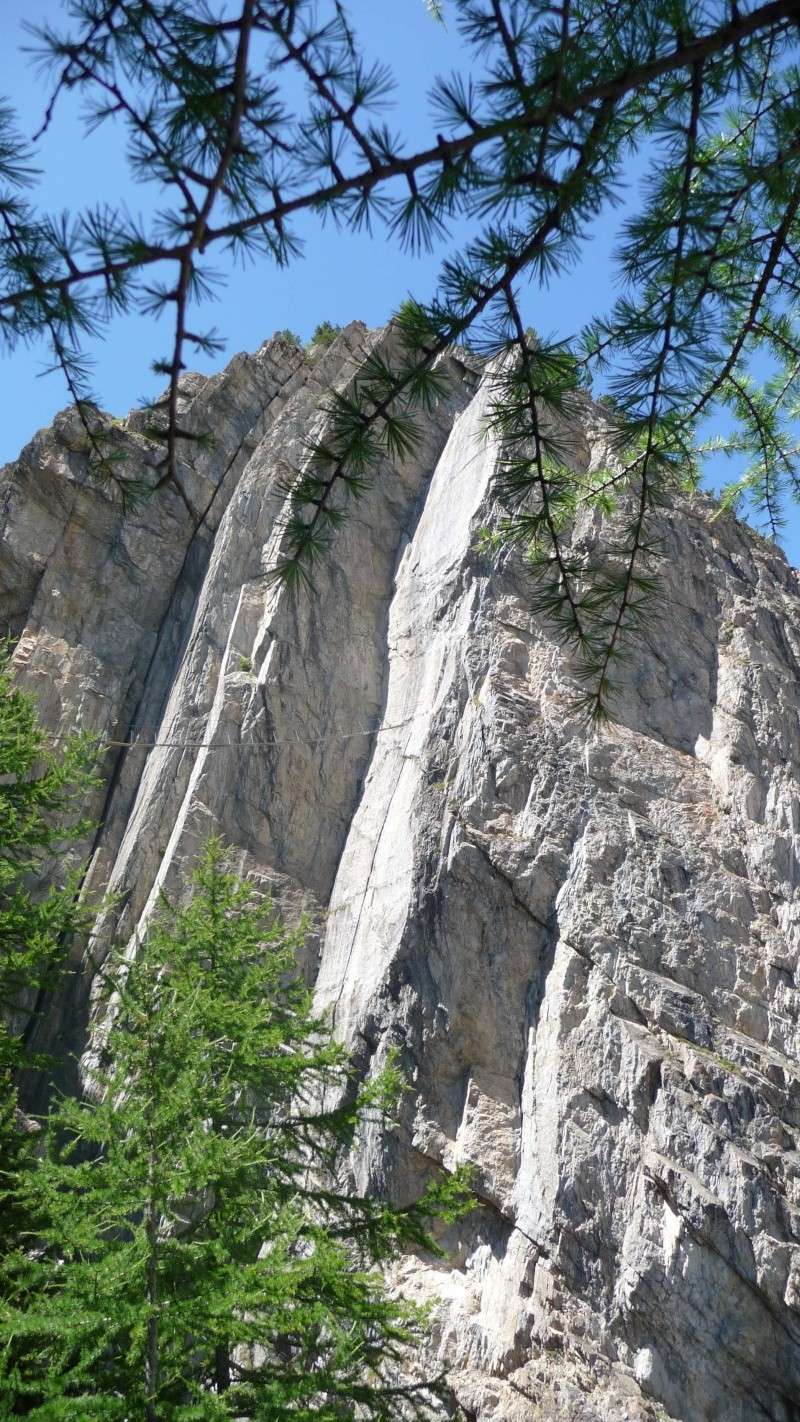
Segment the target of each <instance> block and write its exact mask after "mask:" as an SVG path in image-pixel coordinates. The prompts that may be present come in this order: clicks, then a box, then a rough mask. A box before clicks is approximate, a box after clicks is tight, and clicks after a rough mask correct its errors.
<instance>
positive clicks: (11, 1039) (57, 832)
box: [0, 644, 94, 1253]
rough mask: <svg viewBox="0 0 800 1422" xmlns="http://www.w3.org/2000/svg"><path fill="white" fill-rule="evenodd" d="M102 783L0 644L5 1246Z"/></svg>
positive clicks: (1, 1241) (80, 922)
mask: <svg viewBox="0 0 800 1422" xmlns="http://www.w3.org/2000/svg"><path fill="white" fill-rule="evenodd" d="M93 783H94V748H93V745H92V741H91V739H90V738H88V737H84V736H74V737H70V738H69V739H68V740H67V741H66V742H65V743H63V744H62V745H61V746H59V747H57V748H53V746H52V745H51V744H50V742H49V739H48V737H47V735H46V733H45V731H44V729H43V727H42V726H41V725H40V723H39V720H38V716H37V713H36V706H35V703H34V700H33V698H32V697H31V696H29V695H28V694H26V693H25V692H24V691H22V690H21V688H20V687H19V686H17V685H15V683H14V680H13V677H12V674H11V669H10V665H9V648H8V645H7V644H6V645H4V646H2V647H0V1253H2V1251H3V1250H5V1249H8V1248H12V1247H13V1246H14V1245H16V1244H17V1243H18V1242H19V1239H20V1236H21V1232H22V1231H23V1229H24V1228H25V1227H26V1221H27V1215H26V1211H25V1209H24V1207H23V1205H22V1202H21V1200H20V1198H19V1196H18V1193H17V1182H18V1179H19V1175H20V1172H22V1171H24V1170H26V1169H28V1168H29V1167H30V1166H31V1165H32V1163H33V1161H34V1154H35V1151H34V1140H33V1130H32V1128H33V1122H31V1121H29V1120H28V1118H27V1117H25V1115H24V1114H23V1112H22V1111H21V1109H20V1105H19V1093H20V1087H21V1086H22V1085H23V1084H24V1079H25V1076H26V1073H28V1072H30V1071H31V1070H35V1069H41V1067H42V1065H43V1063H42V1061H41V1059H40V1057H39V1056H38V1055H37V1054H35V1053H32V1052H30V1051H29V1050H28V1041H27V1039H28V1037H29V1035H30V1030H31V1027H32V1025H33V1024H35V1022H36V1019H37V1015H38V1013H39V1011H40V1009H41V1006H42V1005H43V1003H44V1001H45V999H46V996H47V994H48V992H49V991H50V990H52V989H53V988H54V987H55V986H56V984H57V982H58V979H59V975H60V973H61V971H62V969H63V966H64V960H65V957H66V954H67V952H68V949H69V947H70V945H71V943H72V941H73V938H74V936H75V934H77V933H81V932H82V931H83V930H84V929H85V928H86V926H87V922H88V919H89V917H90V908H89V906H88V905H87V904H86V903H83V902H82V901H81V899H80V896H79V892H78V890H79V870H78V869H77V868H76V869H75V870H74V871H73V872H71V873H70V872H64V869H63V855H64V851H65V850H66V849H67V848H68V847H69V846H70V845H74V844H75V842H76V841H79V840H80V839H81V838H82V837H83V836H84V835H85V834H86V832H87V830H88V828H89V825H88V822H87V819H86V815H85V808H86V800H87V796H88V793H89V791H90V789H91V786H92V785H93Z"/></svg>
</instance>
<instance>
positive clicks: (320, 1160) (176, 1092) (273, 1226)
mask: <svg viewBox="0 0 800 1422" xmlns="http://www.w3.org/2000/svg"><path fill="white" fill-rule="evenodd" d="M297 940H298V935H297V934H291V933H287V931H286V929H285V928H284V927H283V925H282V924H281V922H280V920H279V918H278V917H277V916H276V914H275V911H274V909H273V907H272V906H271V904H270V903H269V902H268V901H263V900H262V901H261V902H259V901H258V900H257V898H256V897H255V895H254V892H253V889H252V886H251V885H249V884H248V883H246V882H242V881H239V880H237V879H236V878H235V877H234V876H232V875H231V874H229V873H227V872H226V871H225V867H224V859H223V850H222V848H221V846H220V844H219V843H218V842H212V843H211V844H210V845H209V846H208V847H207V849H206V851H205V853H204V856H203V858H202V861H201V863H200V866H199V868H198V870H197V872H196V874H195V876H194V896H193V898H192V899H191V902H190V903H189V904H188V906H187V907H185V908H183V909H180V910H172V909H168V908H165V909H164V910H163V912H162V914H161V916H160V917H159V919H158V921H157V922H156V923H155V924H154V926H153V927H152V929H151V931H150V932H149V933H148V935H147V938H146V940H145V941H144V942H142V943H141V944H139V945H138V947H137V951H136V953H135V954H134V955H133V956H132V958H131V960H130V961H129V962H124V960H123V959H122V958H121V957H120V958H118V960H117V963H116V966H115V972H114V974H113V975H112V977H113V978H114V979H115V982H114V989H113V996H112V997H111V999H110V1001H109V1005H108V1006H109V1015H110V1020H111V1026H110V1029H109V1031H108V1034H107V1039H106V1041H105V1044H104V1048H103V1063H104V1064H103V1063H99V1064H98V1065H97V1066H96V1067H95V1069H94V1073H93V1090H92V1093H91V1098H92V1099H87V1100H83V1101H75V1100H65V1101H63V1102H62V1103H61V1104H60V1105H59V1106H58V1108H57V1109H56V1110H55V1111H54V1112H53V1113H52V1115H51V1117H50V1119H49V1122H48V1124H47V1129H46V1145H47V1150H46V1153H45V1155H44V1158H43V1159H42V1162H41V1164H40V1167H39V1169H38V1170H37V1171H36V1172H35V1174H33V1175H32V1176H30V1177H29V1178H28V1180H27V1182H26V1200H27V1203H28V1206H29V1208H30V1210H31V1212H32V1213H34V1214H36V1215H38V1219H39V1225H38V1238H37V1240H36V1242H35V1244H32V1245H31V1246H30V1247H29V1248H28V1249H27V1250H20V1251H18V1252H17V1254H16V1255H15V1256H14V1257H13V1258H10V1259H8V1260H7V1261H6V1264H5V1272H6V1290H5V1292H6V1297H7V1298H8V1297H9V1295H11V1294H12V1293H13V1298H12V1301H11V1302H10V1303H6V1305H5V1306H4V1307H3V1309H2V1313H1V1314H0V1349H2V1350H4V1352H3V1354H2V1355H0V1357H3V1356H4V1357H5V1359H6V1361H5V1363H4V1362H3V1361H0V1394H2V1396H3V1397H4V1398H5V1399H6V1401H5V1404H4V1405H5V1407H6V1411H5V1412H3V1411H2V1406H3V1404H0V1416H17V1415H21V1414H22V1413H24V1415H26V1416H28V1417H30V1418H33V1419H36V1422H57V1420H58V1422H61V1419H67V1418H70V1419H72V1418H78V1417H80V1418H81V1419H84V1418H86V1419H89V1418H98V1419H102V1422H127V1419H133V1418H136V1419H140V1418H144V1419H147V1422H189V1419H192V1422H196V1419H208V1422H211V1419H215V1422H216V1419H222V1418H236V1419H242V1418H257V1419H263V1422H267V1419H270V1422H278V1419H287V1418H293V1419H295V1418H297V1419H310V1418H314V1419H321V1422H341V1419H342V1418H344V1417H347V1418H357V1417H358V1418H364V1419H375V1422H389V1419H394V1418H398V1419H399V1418H401V1417H402V1418H404V1419H407V1418H414V1417H423V1416H428V1415H431V1412H432V1410H433V1409H434V1407H435V1406H437V1405H438V1404H437V1394H438V1392H439V1391H440V1384H439V1383H437V1382H431V1381H430V1380H428V1381H426V1380H425V1379H420V1378H417V1379H416V1380H414V1379H413V1378H411V1379H409V1359H408V1352H409V1348H410V1346H411V1345H412V1344H413V1343H414V1342H415V1341H416V1340H417V1338H418V1335H419V1327H420V1323H421V1317H420V1315H419V1314H418V1313H417V1312H416V1311H415V1310H414V1309H413V1308H412V1307H411V1306H409V1305H408V1304H406V1303H405V1302H403V1301H401V1300H398V1299H397V1298H393V1297H391V1296H390V1294H389V1293H388V1292H387V1289H386V1287H385V1286H384V1283H383V1280H382V1278H381V1276H380V1274H379V1273H378V1269H379V1268H380V1266H381V1265H383V1264H385V1263H386V1262H387V1261H389V1260H390V1259H391V1258H392V1257H393V1256H395V1255H396V1254H398V1252H399V1251H400V1250H401V1249H404V1248H409V1247H422V1248H432V1247H434V1246H433V1242H432V1240H431V1238H430V1236H429V1226H430V1223H431V1220H432V1218H433V1217H436V1216H439V1217H442V1216H444V1218H448V1219H449V1218H452V1217H453V1215H454V1213H455V1212H457V1211H458V1209H459V1208H461V1207H462V1206H463V1202H464V1200H465V1198H466V1191H465V1189H464V1186H463V1184H462V1182H461V1181H460V1180H458V1179H454V1178H452V1177H445V1178H444V1179H443V1181H439V1182H437V1183H436V1184H435V1185H434V1186H433V1187H431V1188H430V1189H429V1190H428V1192H427V1193H426V1194H425V1195H423V1197H422V1199H421V1200H420V1201H418V1202H417V1203H416V1204H413V1205H411V1206H409V1207H407V1208H393V1207H392V1206H391V1205H389V1204H388V1203H387V1202H386V1201H383V1200H378V1199H371V1198H366V1197H364V1196H361V1195H358V1194H354V1193H348V1191H347V1189H346V1188H344V1187H340V1186H337V1183H336V1181H337V1167H338V1166H339V1164H340V1161H341V1157H342V1154H343V1152H345V1151H346V1149H347V1147H348V1145H349V1144H350V1143H351V1142H352V1139H353V1136H354V1133H356V1132H357V1131H358V1130H359V1128H360V1127H363V1126H364V1125H365V1123H366V1122H367V1121H368V1120H369V1119H374V1118H375V1117H376V1116H378V1117H384V1116H386V1115H387V1113H389V1112H390V1111H391V1109H392V1107H393V1105H394V1104H395V1103H396V1100H397V1097H398V1092H399V1091H400V1089H401V1083H400V1079H399V1076H398V1072H397V1070H396V1069H395V1067H394V1066H392V1065H390V1066H389V1067H388V1069H387V1070H385V1071H384V1072H383V1073H382V1074H381V1075H380V1076H379V1077H377V1078H376V1079H373V1080H372V1081H371V1082H370V1083H368V1084H367V1085H361V1086H359V1085H358V1083H357V1081H356V1078H355V1075H354V1072H353V1068H352V1066H351V1063H350V1061H349V1059H348V1057H347V1055H346V1053H345V1052H344V1050H343V1049H342V1047H341V1046H340V1045H338V1044H337V1043H335V1042H334V1041H333V1040H332V1038H331V1035H330V1033H329V1031H327V1030H326V1028H325V1026H324V1024H323V1023H322V1022H321V1021H320V1020H319V1019H317V1018H316V1017H315V1016H314V1015H313V1013H312V1008H311V1000H310V995H309V992H308V990H307V989H306V987H305V986H304V984H303V982H302V981H301V979H300V977H299V976H298V973H297V971H296V967H295V949H296V947H297ZM109 981H111V980H110V979H109ZM4 1372H5V1375H3V1374H4Z"/></svg>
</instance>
